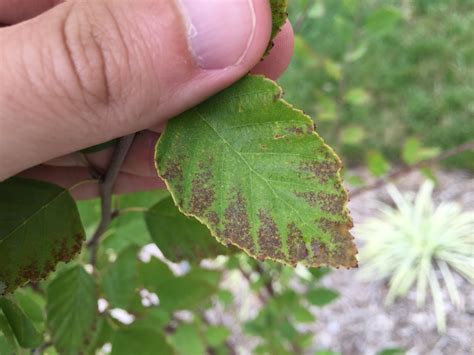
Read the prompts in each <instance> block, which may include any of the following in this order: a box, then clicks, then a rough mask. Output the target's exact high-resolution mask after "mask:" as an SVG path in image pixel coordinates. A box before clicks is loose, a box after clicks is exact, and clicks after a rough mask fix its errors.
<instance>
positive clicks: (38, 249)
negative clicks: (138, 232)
mask: <svg viewBox="0 0 474 355" xmlns="http://www.w3.org/2000/svg"><path fill="white" fill-rule="evenodd" d="M84 237H85V235H84V229H83V227H82V223H81V220H80V218H79V213H78V211H77V207H76V204H75V202H74V200H73V199H72V197H71V195H70V194H69V192H68V191H67V190H64V189H62V188H60V187H59V186H56V185H53V184H49V183H46V182H41V181H35V180H28V179H21V178H12V179H8V180H6V181H3V182H1V183H0V295H1V294H5V293H10V292H12V291H13V290H15V288H17V287H18V286H21V285H23V284H24V283H25V282H27V281H37V280H39V279H42V278H44V277H46V276H47V275H48V273H49V272H51V271H53V270H54V268H55V266H56V264H57V263H58V262H60V261H69V260H70V259H71V258H72V257H73V256H74V255H75V254H76V253H77V252H78V251H79V250H80V249H81V245H82V241H83V239H84Z"/></svg>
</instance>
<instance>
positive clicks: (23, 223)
mask: <svg viewBox="0 0 474 355" xmlns="http://www.w3.org/2000/svg"><path fill="white" fill-rule="evenodd" d="M64 193H66V190H62V191H59V193H58V194H57V195H56V196H54V198H53V199H51V200H50V201H49V202H47V203H46V204H44V205H42V206H41V207H40V208H39V209H38V210H36V211H35V212H33V213H32V214H31V215H29V216H28V217H27V218H25V219H24V220H23V222H22V223H20V224H19V225H18V226H16V227H15V228H14V229H13V230H12V231H10V232H9V233H8V234H7V235H6V236H5V238H3V239H2V240H0V245H2V244H3V242H5V241H6V240H8V239H9V238H10V237H11V236H12V235H13V234H15V233H16V231H18V230H19V229H20V228H22V227H23V226H25V225H26V224H27V223H28V222H30V221H31V220H32V219H33V218H35V217H36V216H37V215H38V214H39V213H40V212H41V211H43V210H44V209H45V208H47V207H48V206H50V205H51V204H53V203H54V202H55V201H56V200H57V199H59V198H60V197H61V196H62V195H63V194H64Z"/></svg>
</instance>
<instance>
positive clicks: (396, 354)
mask: <svg viewBox="0 0 474 355" xmlns="http://www.w3.org/2000/svg"><path fill="white" fill-rule="evenodd" d="M404 354H405V350H403V349H400V348H389V349H384V350H382V351H379V352H378V353H377V355H404Z"/></svg>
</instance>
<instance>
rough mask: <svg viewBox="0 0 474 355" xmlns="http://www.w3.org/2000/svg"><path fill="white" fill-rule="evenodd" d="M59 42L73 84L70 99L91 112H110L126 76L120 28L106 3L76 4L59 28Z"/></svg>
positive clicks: (121, 94)
mask: <svg viewBox="0 0 474 355" xmlns="http://www.w3.org/2000/svg"><path fill="white" fill-rule="evenodd" d="M62 40H63V46H64V52H65V58H66V60H67V64H66V65H67V67H68V68H70V72H71V76H72V80H73V82H74V87H73V88H72V90H73V91H74V93H73V96H77V95H80V98H79V99H81V100H84V101H85V102H86V104H87V105H88V106H90V107H93V108H94V109H96V108H97V106H105V107H106V108H111V106H113V105H114V103H115V102H117V101H119V100H120V98H121V97H123V92H122V91H123V90H122V87H121V83H123V82H126V81H125V80H124V76H126V75H127V73H129V68H128V64H127V63H128V61H127V60H124V58H125V59H126V58H128V50H127V46H126V45H125V43H126V41H125V39H124V38H123V34H122V31H121V30H120V26H119V24H118V22H117V20H116V19H115V16H114V14H113V12H112V11H110V10H109V9H108V6H107V5H106V2H93V3H89V2H77V3H76V4H75V5H73V6H72V7H71V10H70V11H69V13H68V16H66V19H65V21H64V23H63V26H62Z"/></svg>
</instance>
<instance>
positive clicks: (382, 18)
mask: <svg viewBox="0 0 474 355" xmlns="http://www.w3.org/2000/svg"><path fill="white" fill-rule="evenodd" d="M289 14H290V18H291V20H292V23H293V24H294V25H295V32H296V45H295V55H294V57H293V60H292V63H291V64H290V68H289V69H288V70H287V72H286V73H285V75H284V76H283V77H282V78H281V79H280V81H279V82H280V83H281V85H282V86H283V87H284V88H285V89H286V93H287V98H288V100H289V101H291V102H292V103H294V104H295V105H297V106H298V107H301V108H303V109H304V111H305V112H307V113H308V114H309V115H310V116H312V117H313V118H314V119H315V122H316V124H317V128H318V131H319V132H320V133H321V135H322V136H323V137H325V139H326V141H327V142H328V143H329V144H330V145H331V146H332V147H334V148H335V149H336V151H337V152H339V153H341V154H342V157H343V160H344V161H345V162H346V164H350V165H357V164H360V163H364V162H365V157H366V155H367V153H368V152H369V151H379V152H380V153H381V154H382V155H384V156H386V157H387V158H388V159H389V160H390V161H397V160H399V157H400V156H401V150H402V144H403V142H405V140H406V137H417V138H418V139H419V140H420V141H421V143H422V145H423V146H427V147H437V148H440V149H443V150H445V149H447V148H451V147H453V146H457V145H459V144H461V143H464V142H466V141H468V140H470V139H472V137H474V121H473V119H472V117H473V113H474V111H473V110H474V106H473V105H472V103H473V102H474V86H473V85H472V83H473V82H474V42H473V41H472V33H473V32H474V3H473V2H472V1H470V0H449V1H425V0H412V1H392V0H378V1H368V0H365V1H354V0H345V1H332V0H314V1H311V0H294V1H291V2H290V8H289ZM346 127H350V128H351V129H352V130H354V129H355V128H356V127H357V128H358V129H359V131H360V132H364V134H363V136H362V135H360V134H357V137H358V138H357V139H356V140H353V139H347V134H346V129H345V128H346ZM473 161H474V151H471V152H466V153H463V154H460V155H459V156H456V157H453V158H450V160H449V161H448V162H450V165H451V166H456V167H461V168H469V169H471V170H474V164H473V163H472V162H473Z"/></svg>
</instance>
